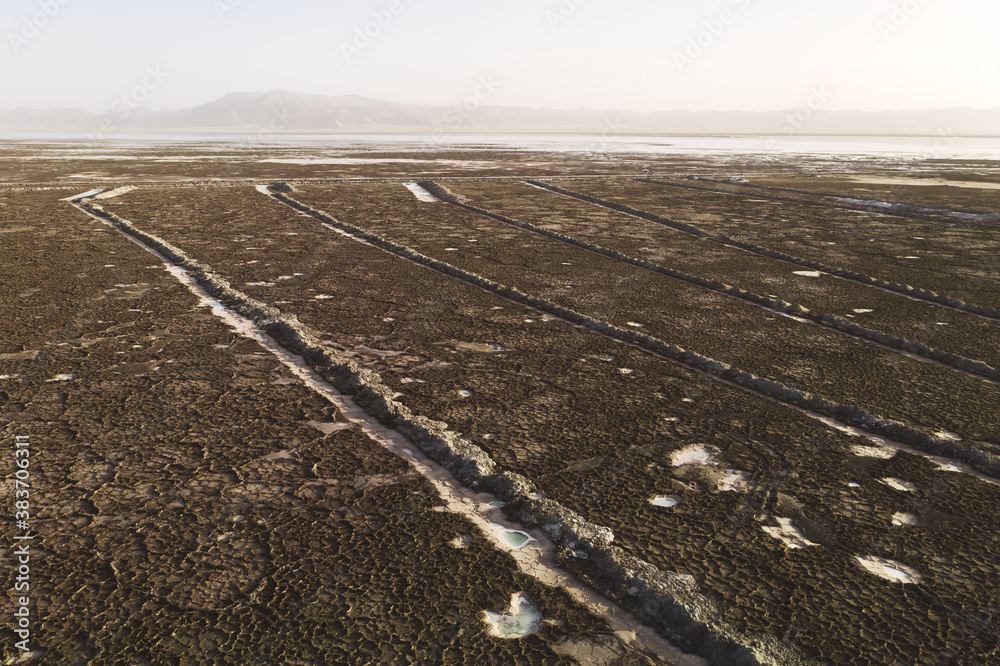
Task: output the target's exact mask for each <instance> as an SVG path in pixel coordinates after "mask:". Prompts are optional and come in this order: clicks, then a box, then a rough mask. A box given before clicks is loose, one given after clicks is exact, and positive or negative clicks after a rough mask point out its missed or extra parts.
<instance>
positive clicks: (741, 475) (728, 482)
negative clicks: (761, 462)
mask: <svg viewBox="0 0 1000 666" xmlns="http://www.w3.org/2000/svg"><path fill="white" fill-rule="evenodd" d="M715 487H716V489H717V490H718V491H719V492H720V493H742V492H745V491H747V490H749V489H750V482H749V481H748V480H747V475H746V473H745V472H741V471H739V470H738V469H727V470H726V475H725V476H724V477H722V478H721V479H719V480H718V481H717V482H716V484H715Z"/></svg>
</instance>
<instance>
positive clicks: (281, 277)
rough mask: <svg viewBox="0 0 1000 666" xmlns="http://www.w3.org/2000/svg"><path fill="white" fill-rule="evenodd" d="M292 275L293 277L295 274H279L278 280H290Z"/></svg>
mask: <svg viewBox="0 0 1000 666" xmlns="http://www.w3.org/2000/svg"><path fill="white" fill-rule="evenodd" d="M293 277H295V276H294V275H279V276H278V279H279V280H291V279H292V278H293Z"/></svg>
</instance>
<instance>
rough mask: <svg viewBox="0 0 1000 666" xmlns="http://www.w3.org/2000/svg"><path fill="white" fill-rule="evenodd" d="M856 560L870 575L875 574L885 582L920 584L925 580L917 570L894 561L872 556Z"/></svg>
mask: <svg viewBox="0 0 1000 666" xmlns="http://www.w3.org/2000/svg"><path fill="white" fill-rule="evenodd" d="M856 559H857V560H858V564H860V565H861V566H863V567H864V568H865V570H867V571H868V573H870V574H874V575H876V576H878V577H879V578H884V579H885V580H891V581H893V582H896V583H919V582H920V581H921V580H923V578H922V577H921V576H920V574H919V573H918V572H917V570H916V569H914V568H912V567H908V566H906V565H905V564H901V563H899V562H895V561H893V560H887V559H885V558H882V557H875V556H872V555H868V556H865V557H858V558H856Z"/></svg>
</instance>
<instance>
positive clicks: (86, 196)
mask: <svg viewBox="0 0 1000 666" xmlns="http://www.w3.org/2000/svg"><path fill="white" fill-rule="evenodd" d="M103 191H104V190H90V191H89V192H84V193H83V194H77V195H75V196H72V197H67V198H65V199H61V201H79V200H80V199H89V198H90V197H93V196H97V195H98V194H100V193H101V192H103Z"/></svg>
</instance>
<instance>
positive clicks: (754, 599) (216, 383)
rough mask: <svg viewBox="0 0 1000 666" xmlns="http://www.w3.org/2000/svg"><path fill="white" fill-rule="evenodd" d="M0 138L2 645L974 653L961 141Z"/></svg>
mask: <svg viewBox="0 0 1000 666" xmlns="http://www.w3.org/2000/svg"><path fill="white" fill-rule="evenodd" d="M112 145H114V144H112ZM0 152H2V154H0V157H2V158H3V159H0V181H2V182H0V296H2V297H0V331H2V335H0V406H2V411H0V433H2V437H3V442H4V450H5V451H6V453H5V457H6V461H7V462H5V463H4V469H5V473H4V493H3V499H4V511H6V512H7V514H8V515H9V516H10V519H8V520H7V521H5V524H7V525H8V529H7V530H6V532H5V534H6V535H7V539H6V541H7V543H6V544H5V546H4V548H3V550H2V551H0V552H3V555H2V559H0V561H2V565H3V570H4V575H5V576H6V578H7V583H6V588H7V589H9V590H11V592H10V593H9V599H10V601H9V602H8V604H9V605H8V607H10V608H11V609H12V611H13V610H15V609H16V608H18V607H19V603H20V602H19V598H20V597H21V596H26V599H27V601H28V604H27V606H26V608H27V609H28V625H29V627H28V632H30V635H29V638H28V639H27V643H20V647H28V648H29V650H28V651H23V650H21V649H19V645H18V644H19V642H20V641H22V640H25V639H24V638H23V635H22V636H19V635H18V634H17V633H16V631H15V630H17V629H18V628H19V626H18V625H17V624H16V623H17V621H18V618H16V617H15V618H14V621H13V622H11V621H10V620H8V622H7V623H6V625H5V640H4V643H3V652H2V655H0V657H2V658H3V659H4V660H6V662H7V663H19V662H22V661H23V662H32V663H44V664H85V663H92V664H174V663H184V664H202V663H204V664H216V663H231V664H255V663H260V664H271V663H288V664H340V663H357V664H369V663H386V664H397V663H420V664H423V663H429V664H431V663H456V664H458V663H462V664H466V663H467V664H487V663H498V664H508V663H509V664H522V663H525V664H528V663H540V664H550V663H551V664H562V663H565V664H573V663H587V664H653V663H678V664H696V663H715V664H758V663H759V664H928V665H930V664H942V665H943V664H986V663H994V662H998V661H1000V588H998V587H997V586H996V585H994V584H993V581H995V580H997V578H998V576H1000V555H998V554H997V553H1000V542H998V534H1000V511H998V510H997V506H1000V419H998V418H997V414H1000V370H998V369H1000V352H998V349H1000V269H998V260H997V256H998V255H997V251H998V249H1000V207H998V205H997V198H996V191H995V190H996V189H997V187H998V186H1000V185H998V183H1000V170H998V169H997V165H996V164H995V163H989V162H978V163H977V162H958V161H955V162H954V163H951V164H942V163H937V162H931V161H926V162H919V163H908V164H905V165H902V164H899V163H897V162H890V161H880V160H876V159H874V158H873V159H868V160H851V161H849V162H838V161H837V160H834V159H832V158H821V157H815V158H805V157H803V158H799V159H795V160H793V159H788V160H785V161H781V162H777V161H775V160H774V159H773V157H769V158H768V159H766V160H760V161H753V160H750V161H747V158H746V157H745V156H744V157H742V158H741V160H742V161H741V162H738V163H737V162H736V160H735V158H725V157H720V156H716V157H714V158H708V157H705V158H700V159H696V158H694V157H691V156H685V157H657V158H651V157H649V156H648V155H638V154H636V155H632V154H616V155H614V156H607V155H596V156H595V155H589V154H587V155H585V154H582V153H580V154H577V153H559V152H531V151H526V150H523V151H518V150H513V149H505V150H501V149H498V148H495V147H489V146H471V147H467V148H463V149H447V150H446V149H443V148H441V147H434V146H422V147H421V146H411V147H408V148H407V150H405V151H403V150H401V149H399V148H398V147H397V148H393V147H392V146H383V147H381V148H380V149H379V150H378V151H377V152H376V151H372V150H364V149H363V148H362V147H346V148H344V147H342V148H340V149H337V150H332V149H329V150H325V151H324V150H320V149H318V148H315V147H310V148H308V149H307V148H305V147H298V148H296V147H285V148H280V147H273V146H272V147H262V146H259V145H254V146H241V145H238V144H185V145H171V146H166V145H151V146H143V145H140V144H130V143H124V142H123V143H121V144H120V145H117V147H116V148H113V149H112V148H108V147H102V148H101V149H96V148H94V147H88V146H75V145H72V144H59V143H52V144H44V145H41V144H26V143H20V144H19V143H8V144H5V145H4V146H3V147H2V148H0ZM414 160H417V161H414ZM644 169H645V170H647V171H648V172H649V173H645V174H644V173H642V172H643V170H644ZM735 173H739V174H740V175H741V176H742V178H738V179H733V178H731V176H732V175H733V174H735ZM76 195H83V196H79V197H77V198H75V199H74V198H73V197H75V196H76ZM17 442H22V443H26V445H24V446H21V447H20V449H18V448H17ZM19 450H25V451H28V455H24V454H21V453H18V451H19ZM18 460H27V461H29V462H28V463H26V464H27V467H26V468H24V467H23V466H22V468H19V467H18V466H17V462H18ZM19 469H21V470H22V471H21V472H20V473H19V472H18V470H19ZM19 480H20V481H22V483H21V484H20V485H19V484H18V481H19ZM18 490H22V491H25V490H26V491H28V492H24V493H23V494H22V495H21V496H18V495H17V491H18ZM19 500H20V501H27V502H28V504H29V505H30V508H29V518H28V523H29V528H28V530H27V531H26V530H24V529H23V526H18V525H17V524H16V523H15V522H14V521H13V519H14V517H15V514H16V512H17V511H18V510H19V509H20V508H22V506H19V505H17V502H18V501H19ZM25 534H29V535H33V536H34V538H33V539H32V540H30V541H26V540H25V541H16V540H15V539H16V537H17V536H18V535H21V536H23V535H25ZM24 543H28V544H29V546H28V550H29V551H30V560H29V563H28V564H27V565H26V566H27V568H28V570H29V571H30V574H28V575H26V574H25V570H24V569H23V568H22V564H23V560H19V559H18V558H19V555H18V554H17V552H16V550H15V549H16V548H18V547H21V546H22V544H24ZM19 577H20V578H19ZM22 579H23V580H27V581H28V582H30V589H29V590H28V591H27V592H23V593H15V592H14V591H13V590H14V589H15V585H17V584H18V582H19V581H21V580H22ZM10 617H12V616H11V615H8V618H10ZM22 625H23V623H22Z"/></svg>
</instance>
